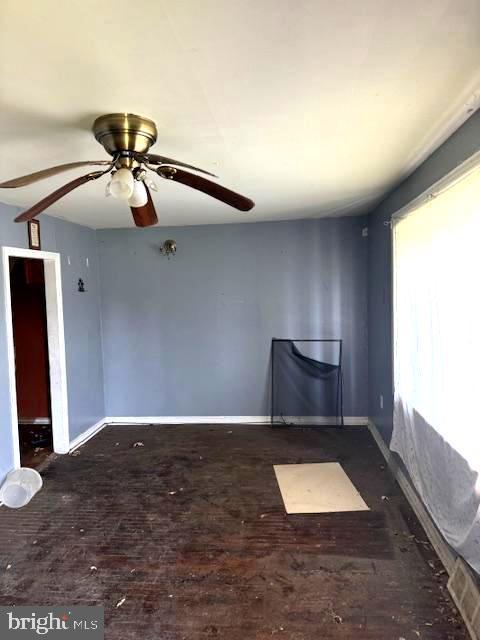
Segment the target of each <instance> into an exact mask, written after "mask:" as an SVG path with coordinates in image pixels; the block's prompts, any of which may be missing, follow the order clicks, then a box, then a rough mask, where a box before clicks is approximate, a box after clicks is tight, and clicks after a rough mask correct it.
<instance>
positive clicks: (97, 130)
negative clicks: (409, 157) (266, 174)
mask: <svg viewBox="0 0 480 640" xmlns="http://www.w3.org/2000/svg"><path fill="white" fill-rule="evenodd" d="M92 131H93V134H94V135H95V138H96V140H97V141H98V142H100V144H101V145H103V147H104V149H105V151H107V153H109V154H110V155H111V156H112V159H111V160H98V161H97V162H94V161H85V162H70V163H67V164H61V165H58V166H56V167H50V168H48V169H43V170H42V171H36V172H35V173H30V174H28V175H26V176H21V177H20V178H15V179H13V180H7V181H6V182H2V183H0V188H1V189H15V188H17V187H24V186H27V185H29V184H32V183H34V182H37V181H38V180H43V179H44V178H50V177H51V176H55V175H57V174H58V173H62V172H63V171H69V170H71V169H76V168H78V167H84V166H104V167H106V168H105V169H103V170H98V171H91V172H90V173H87V174H86V175H84V176H80V177H79V178H75V180H72V181H71V182H67V184H65V185H63V187H60V188H59V189H56V190H55V191H54V192H53V193H50V194H49V195H48V196H46V197H45V198H43V200H40V202H37V203H36V204H34V205H33V207H30V209H27V211H23V213H21V214H20V215H19V216H17V217H16V218H15V222H26V221H27V220H31V219H32V218H35V217H36V216H37V215H38V214H40V213H42V211H44V210H45V209H47V208H48V207H50V206H51V205H52V204H53V203H54V202H56V201H57V200H59V199H60V198H63V196H65V195H66V194H67V193H70V191H73V190H74V189H76V188H77V187H80V186H81V185H82V184H85V183H86V182H90V181H91V180H97V179H98V178H101V177H102V176H104V175H105V174H107V173H111V174H112V177H111V180H110V182H109V183H108V185H107V190H106V195H112V196H114V197H116V198H118V199H119V200H125V201H127V202H128V204H129V206H130V209H131V211H132V215H133V220H134V222H135V224H136V226H137V227H149V226H151V225H154V224H156V223H157V222H158V218H157V214H156V211H155V207H154V204H153V200H152V196H151V193H150V191H151V190H156V185H155V183H154V182H153V181H152V180H151V179H150V178H149V173H148V170H150V171H154V172H155V173H156V174H157V175H158V176H160V177H161V178H165V179H166V180H173V181H174V182H180V183H181V184H184V185H186V186H187V187H191V188H192V189H197V190H198V191H203V193H205V194H207V195H209V196H211V197H212V198H216V199H217V200H220V201H221V202H224V203H225V204H228V205H230V206H231V207H234V208H235V209H238V210H240V211H250V209H252V208H253V207H254V206H255V203H254V202H253V201H252V200H250V199H249V198H245V197H244V196H242V195H240V194H239V193H235V191H231V190H230V189H227V188H225V187H222V186H221V185H220V184H218V183H216V182H212V181H211V180H207V179H206V178H203V177H202V176H199V175H197V173H203V174H205V175H208V176H211V177H213V178H216V177H217V176H215V175H214V174H213V173H210V172H209V171H205V170H204V169H200V168H199V167H195V166H193V165H191V164H186V163H185V162H179V161H178V160H174V159H173V158H167V157H165V156H160V155H156V154H153V153H148V151H149V149H150V147H151V146H152V145H153V144H154V143H155V142H156V140H157V127H156V125H155V123H154V122H153V121H152V120H149V119H148V118H144V117H142V116H137V115H134V114H132V113H110V114H107V115H104V116H100V117H99V118H97V119H96V120H95V122H94V123H93V127H92ZM185 169H190V170H192V171H195V172H196V173H191V172H190V171H185Z"/></svg>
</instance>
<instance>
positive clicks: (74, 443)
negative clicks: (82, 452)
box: [69, 418, 107, 453]
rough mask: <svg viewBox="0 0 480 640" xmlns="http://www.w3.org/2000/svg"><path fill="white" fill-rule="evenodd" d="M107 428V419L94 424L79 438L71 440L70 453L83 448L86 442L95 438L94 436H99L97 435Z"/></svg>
mask: <svg viewBox="0 0 480 640" xmlns="http://www.w3.org/2000/svg"><path fill="white" fill-rule="evenodd" d="M106 426H107V420H106V418H102V420H99V421H98V422H96V423H95V424H93V425H92V426H91V427H89V428H88V429H87V430H86V431H84V432H83V433H81V434H80V435H79V436H77V437H76V438H74V439H73V440H70V450H69V453H72V451H75V449H78V447H80V446H82V444H85V443H86V442H88V440H90V438H93V436H95V435H97V433H99V432H100V431H101V430H102V429H103V428H104V427H106Z"/></svg>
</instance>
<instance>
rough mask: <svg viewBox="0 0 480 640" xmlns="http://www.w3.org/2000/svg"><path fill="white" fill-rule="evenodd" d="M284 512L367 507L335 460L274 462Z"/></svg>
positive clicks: (365, 509)
mask: <svg viewBox="0 0 480 640" xmlns="http://www.w3.org/2000/svg"><path fill="white" fill-rule="evenodd" d="M273 468H274V470H275V475H276V477H277V482H278V486H279V488H280V493H281V494H282V498H283V503H284V505H285V509H286V512H287V513H334V512H336V511H368V507H367V505H366V504H365V502H364V501H363V499H362V496H361V495H360V494H359V493H358V491H357V490H356V488H355V486H354V485H353V484H352V482H351V481H350V479H349V477H348V476H347V474H346V473H345V471H344V470H343V469H342V467H341V465H340V464H338V462H321V463H315V464H277V465H274V466H273Z"/></svg>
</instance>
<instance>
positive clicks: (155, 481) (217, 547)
mask: <svg viewBox="0 0 480 640" xmlns="http://www.w3.org/2000/svg"><path fill="white" fill-rule="evenodd" d="M138 442H140V443H143V445H144V446H134V445H135V443H138ZM79 451H80V453H79V454H78V455H76V456H63V457H53V459H51V461H50V463H49V464H48V466H47V467H46V468H45V469H44V470H43V472H42V475H43V478H44V488H43V490H42V491H41V492H40V493H39V494H37V496H35V498H34V500H33V501H32V502H31V504H30V505H28V506H27V507H25V508H24V509H22V510H19V511H13V510H12V511H9V510H7V509H5V508H4V507H3V508H1V510H0V572H1V573H0V575H1V590H0V604H2V605H11V604H17V605H20V604H39V605H42V604H52V605H53V604H104V605H105V618H106V638H107V639H108V640H120V639H121V640H128V639H133V638H135V639H138V640H154V639H155V640H170V639H171V640H181V639H184V638H185V639H188V640H197V639H198V640H200V639H203V638H222V639H225V640H226V639H228V640H264V639H266V638H272V637H277V638H285V639H288V640H330V639H339V640H340V639H342V640H347V639H349V640H353V639H355V640H400V639H402V638H404V639H405V640H418V639H419V638H420V639H421V640H431V639H435V640H460V639H462V640H465V639H466V638H467V637H468V634H467V632H466V630H465V629H464V627H463V626H462V623H461V621H460V618H459V617H458V614H457V613H456V610H455V608H454V606H453V604H452V601H451V600H450V598H449V596H448V593H447V590H446V576H445V574H444V573H443V572H442V566H441V564H440V562H439V560H438V558H437V557H436V556H435V554H434V553H433V551H432V549H431V547H430V545H429V544H428V543H427V542H426V538H425V535H424V533H423V530H422V529H421V528H420V525H419V524H418V522H417V520H416V519H415V516H414V515H413V513H412V511H411V510H410V508H409V506H408V504H407V502H406V500H405V498H404V497H403V495H402V494H401V492H400V489H399V488H398V486H397V485H396V483H395V482H394V480H393V479H392V477H391V476H390V474H389V472H388V470H386V469H385V466H384V460H383V458H382V456H381V454H380V452H379V450H378V449H377V447H376V445H375V443H374V442H373V440H372V439H371V437H370V435H369V433H368V431H367V430H366V429H361V428H344V429H327V428H320V429H319V428H317V429H315V428H310V429H309V428H279V429H270V428H269V427H260V426H231V427H225V426H211V427H210V426H204V425H203V426H172V427H158V426H157V427H141V426H139V427H126V426H118V427H108V428H106V429H105V430H104V431H102V432H101V433H100V434H99V435H98V436H96V437H95V438H94V439H93V440H91V441H90V442H88V443H87V444H86V445H85V446H84V447H83V448H81V449H80V450H79ZM322 461H339V462H340V463H341V464H342V465H343V467H344V469H345V471H346V472H347V473H348V475H349V476H350V478H351V480H352V481H353V482H354V484H355V485H356V487H357V488H358V490H359V491H360V493H361V494H362V496H363V498H364V499H365V501H366V502H367V504H368V505H369V507H370V509H371V511H368V512H352V513H337V514H324V515H305V516H300V515H295V516H287V515H286V514H285V511H284V507H283V503H282V499H281V496H280V492H279V490H278V486H277V484H276V480H275V475H274V472H273V469H272V465H273V464H282V463H283V464H285V463H300V462H322ZM384 496H386V498H388V499H384ZM119 603H121V604H119ZM117 605H119V606H117Z"/></svg>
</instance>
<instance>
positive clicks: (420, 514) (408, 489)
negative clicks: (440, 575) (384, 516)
mask: <svg viewBox="0 0 480 640" xmlns="http://www.w3.org/2000/svg"><path fill="white" fill-rule="evenodd" d="M368 428H369V430H370V433H371V434H372V436H373V438H374V440H375V442H376V443H377V445H378V448H379V449H380V451H381V452H382V454H383V457H384V458H385V460H386V462H387V465H388V467H389V469H390V471H391V472H392V474H393V475H394V477H395V480H396V481H397V482H398V484H399V485H400V488H401V490H402V491H403V493H404V495H405V497H406V498H407V500H408V502H409V503H410V506H411V507H412V509H413V511H414V512H415V515H416V516H417V518H418V519H419V521H420V524H421V525H422V527H423V528H424V529H425V533H426V534H427V537H428V539H429V540H430V544H431V545H432V547H433V548H434V549H435V551H436V553H437V555H438V557H439V558H440V560H441V562H442V564H443V566H444V567H445V570H446V571H447V573H448V575H451V574H452V572H453V569H454V565H455V560H456V555H455V553H454V552H453V551H452V549H451V548H450V547H449V545H448V544H447V543H446V542H445V540H444V539H443V537H442V535H441V534H440V532H439V531H438V529H437V527H436V526H435V524H434V522H433V520H432V518H431V516H430V514H429V513H428V511H427V509H426V508H425V506H424V504H423V502H422V500H421V499H420V497H419V495H418V494H417V492H416V491H415V489H414V488H413V486H412V483H411V482H410V479H409V478H408V476H407V475H406V473H405V471H404V470H403V469H402V468H401V467H400V465H399V464H398V462H397V461H396V460H395V457H394V455H393V453H392V452H391V451H390V449H389V448H388V447H387V445H386V444H385V441H384V439H383V438H382V436H381V435H380V432H379V431H378V429H377V427H376V425H375V424H374V422H372V421H371V420H369V422H368Z"/></svg>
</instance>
